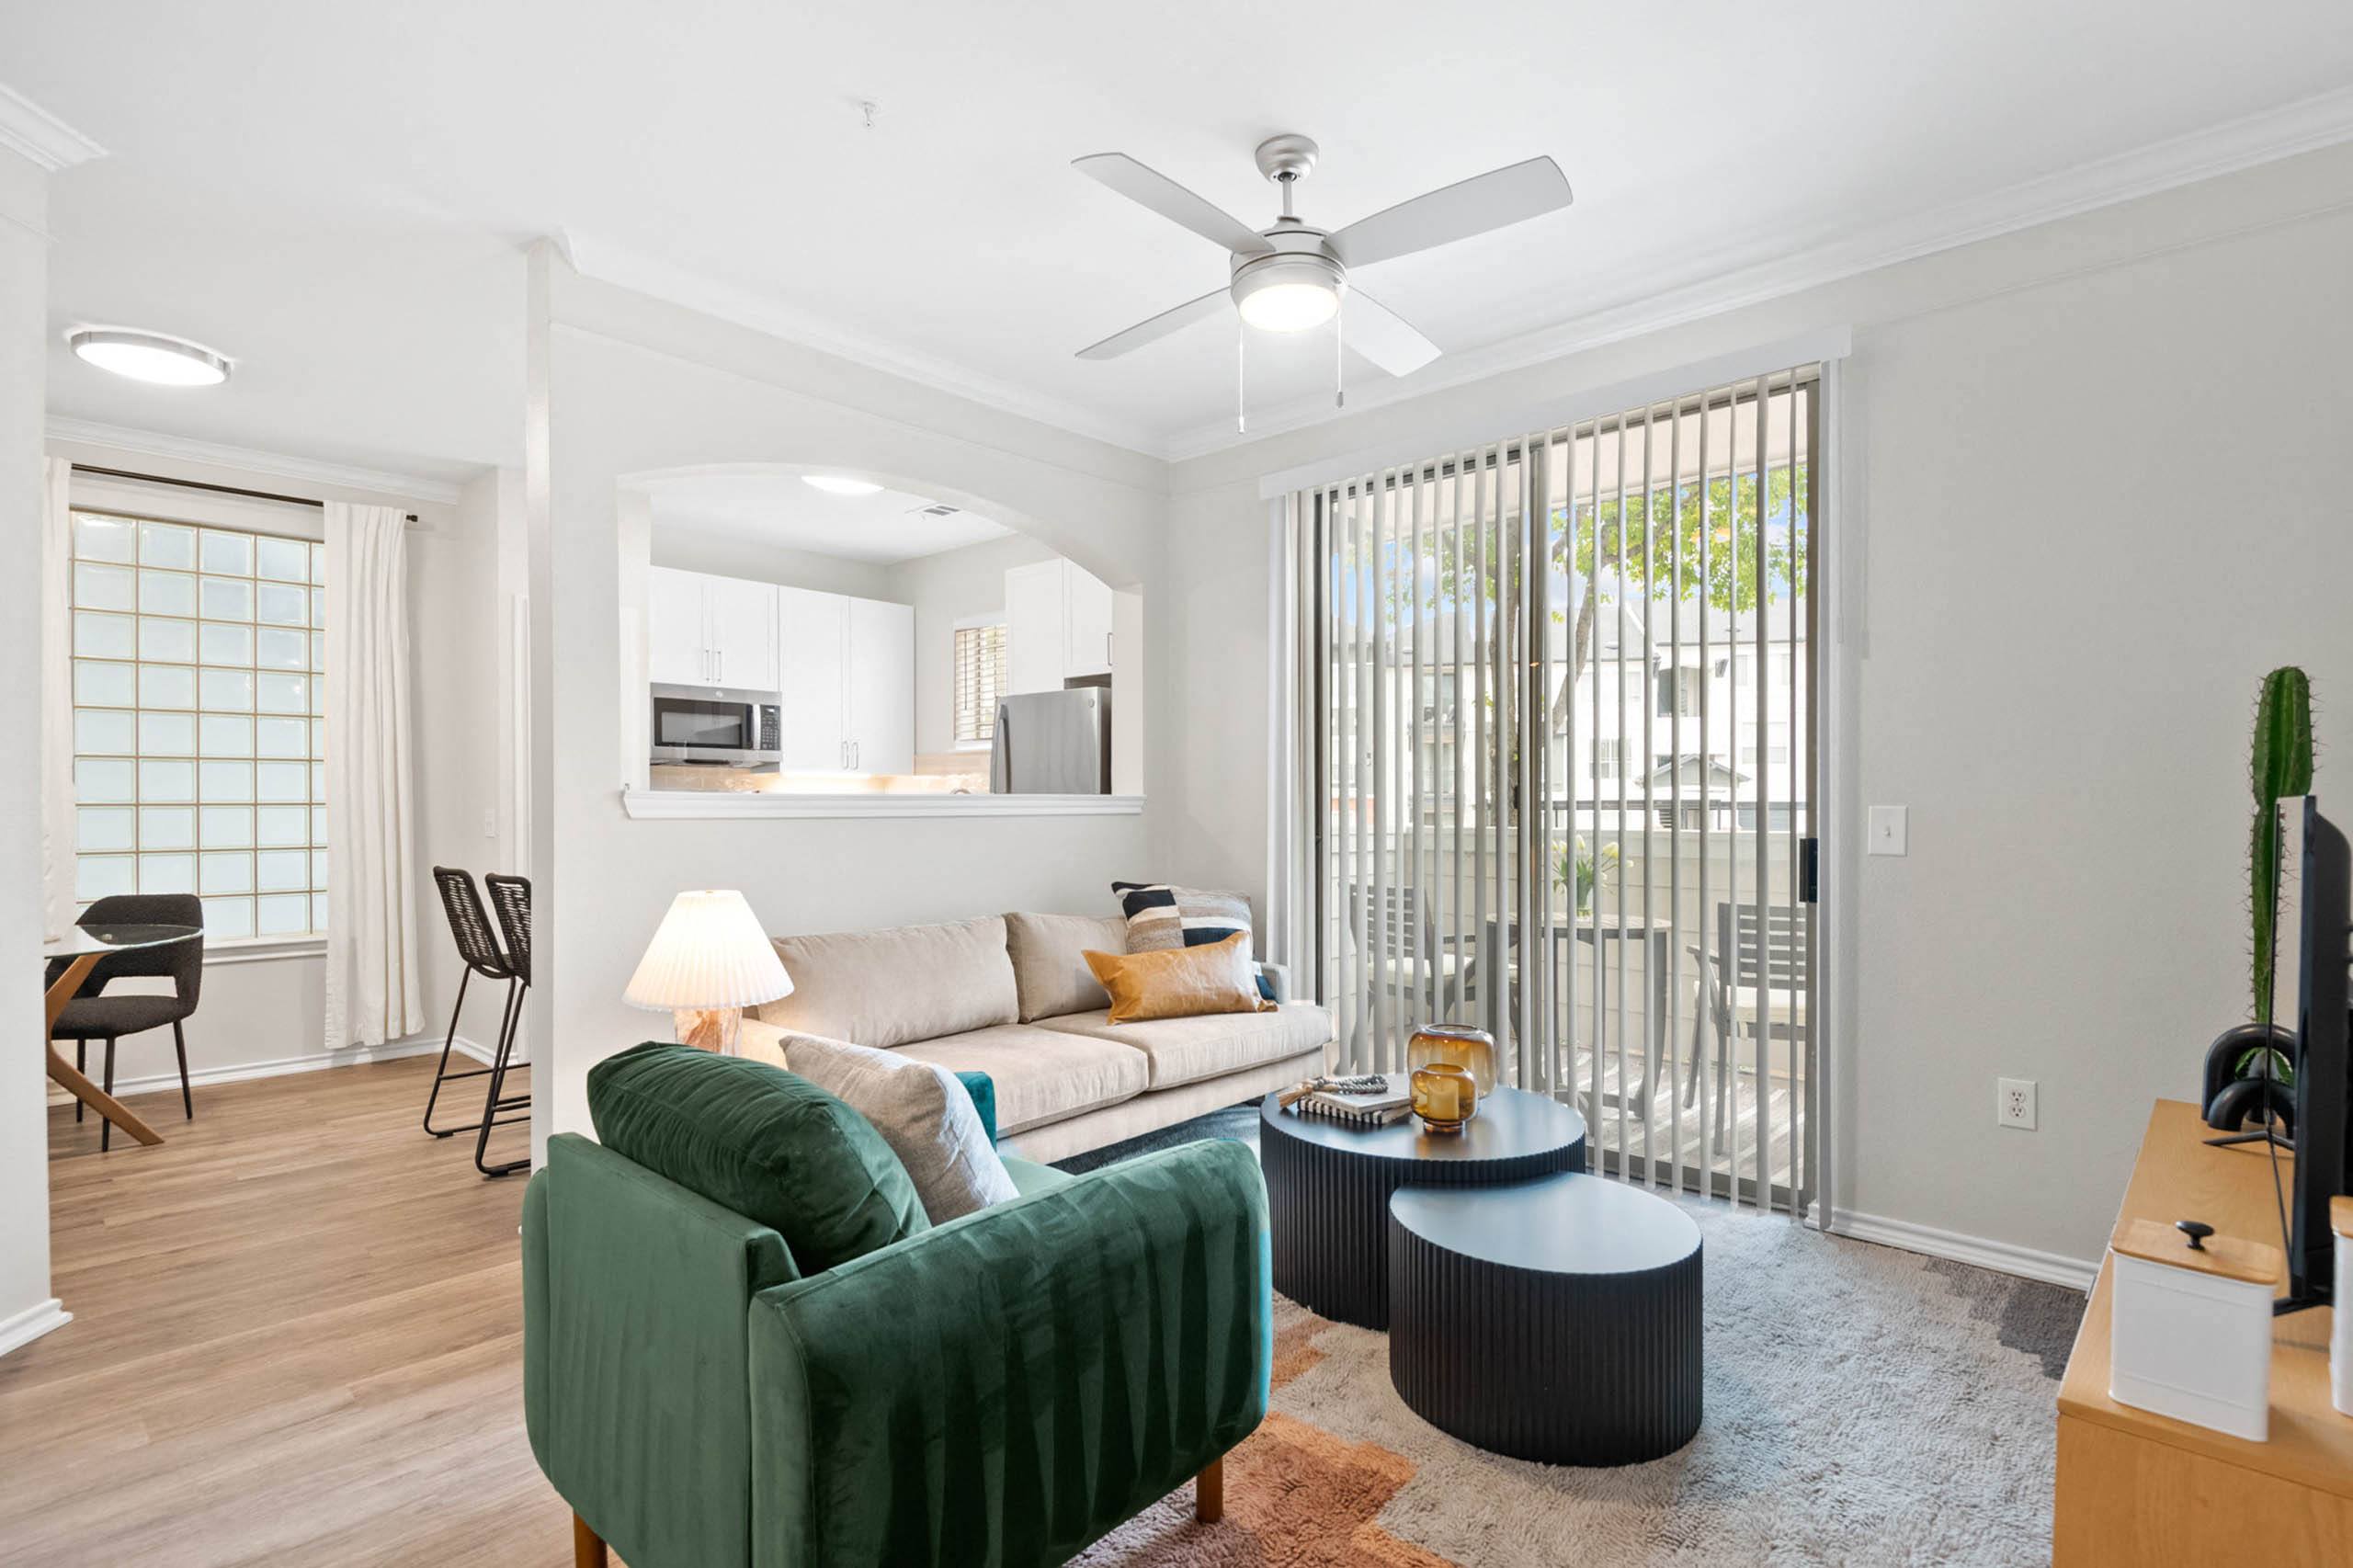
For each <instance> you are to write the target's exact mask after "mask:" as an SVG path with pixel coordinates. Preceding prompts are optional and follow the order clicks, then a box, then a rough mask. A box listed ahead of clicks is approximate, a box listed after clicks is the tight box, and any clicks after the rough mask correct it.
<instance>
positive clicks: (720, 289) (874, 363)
mask: <svg viewBox="0 0 2353 1568" xmlns="http://www.w3.org/2000/svg"><path fill="white" fill-rule="evenodd" d="M559 243H560V244H562V246H563V252H564V256H565V257H566V258H567V259H568V260H569V261H570V262H571V263H572V269H573V270H574V272H577V273H579V274H580V275H581V276H582V277H583V278H593V279H595V280H596V281H597V282H600V283H609V284H612V285H614V286H615V287H617V288H621V289H628V290H632V291H634V292H636V293H640V294H648V295H651V296H653V297H654V299H657V300H665V301H669V302H670V303H671V304H674V305H683V306H685V307H686V308H687V309H688V310H692V311H699V312H702V313H703V314H705V315H709V316H716V317H718V318H719V319H721V320H722V321H729V322H733V323H734V324H736V325H738V326H747V327H750V328H752V329H753V330H754V331H756V332H764V333H766V334H767V335H769V336H771V337H780V338H783V339H784V340H786V341H787V342H790V343H798V344H800V345H801V346H802V347H806V348H814V349H816V350H818V351H819V352H821V353H824V354H831V355H833V356H835V358H842V359H847V360H849V361H850V362H851V363H853V364H858V365H863V366H865V367H867V368H868V369H874V370H882V371H885V372H887V373H889V374H891V375H893V376H899V377H902V378H904V380H907V381H914V382H916V383H917V384H919V385H922V386H927V387H930V388H932V389H933V390H934V391H937V392H949V393H951V394H953V395H955V396H957V397H962V398H969V399H971V400H972V402H974V403H982V404H983V405H985V406H987V407H990V408H994V409H996V410H998V411H999V412H1001V413H1006V414H1014V415H1020V416H1021V417H1022V418H1025V419H1034V420H1036V421H1037V422H1038V423H1039V424H1040V425H1051V426H1054V427H1055V428H1056V429H1059V430H1064V431H1068V432H1069V433H1070V434H1072V435H1074V436H1085V437H1089V438H1091V439H1093V440H1097V441H1108V442H1109V443H1110V444H1111V445H1112V446H1115V447H1123V448H1125V449H1128V450H1129V451H1132V452H1141V453H1142V454H1143V455H1144V456H1146V457H1152V458H1163V459H1165V457H1166V456H1167V454H1166V452H1165V451H1164V450H1163V446H1164V443H1163V442H1162V441H1161V439H1160V438H1159V437H1156V436H1154V434H1153V433H1152V432H1151V431H1149V430H1146V429H1144V428H1142V426H1135V425H1130V424H1127V423H1125V422H1124V421H1120V420H1113V419H1107V418H1105V417H1104V416H1103V415H1101V414H1099V413H1097V411H1095V410H1093V409H1090V408H1087V407H1085V406H1084V405H1082V404H1079V403H1067V402H1064V401H1063V400H1062V399H1060V398H1055V397H1048V396H1045V395H1042V394H1040V393H1038V392H1029V391H1028V390H1026V389H1024V388H1022V387H1018V386H1016V385H1014V384H1013V383H1012V382H1010V381H999V380H998V379H996V378H995V377H994V376H989V375H985V374H983V372H981V371H978V370H974V369H968V368H966V367H965V366H962V365H959V364H957V363H955V362H954V361H952V360H949V359H943V358H938V356H936V355H931V354H926V353H924V352H922V351H921V350H919V349H914V348H909V347H904V346H903V345H900V344H896V343H890V342H886V341H884V340H883V339H881V338H879V337H871V336H868V335H865V334H862V333H856V332H851V331H848V330H847V329H845V328H843V327H841V326H838V325H835V324H833V323H830V322H823V321H820V320H818V319H817V318H816V317H814V316H813V315H810V314H809V313H807V312H803V311H798V310H795V309H793V308H792V307H791V306H790V305H785V304H782V303H779V301H775V300H771V299H768V298H767V297H766V296H764V295H761V294H757V293H755V292H753V291H752V290H748V289H744V288H740V287H738V286H737V285H735V284H733V283H726V282H722V281H721V280H719V279H718V278H710V277H707V276H705V275H703V274H701V273H699V272H695V271H693V270H691V269H690V268H688V267H676V266H673V265H671V264H670V263H668V262H665V261H660V260H656V259H655V258H654V257H652V256H644V255H642V254H640V253H638V252H635V251H632V250H630V249H629V248H628V247H626V246H623V245H617V244H611V243H610V242H608V241H607V240H605V239H603V238H601V237H599V236H596V235H590V234H583V233H579V232H578V231H576V230H572V229H566V230H564V231H563V233H562V234H561V236H560V238H559Z"/></svg>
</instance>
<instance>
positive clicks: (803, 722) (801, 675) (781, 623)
mask: <svg viewBox="0 0 2353 1568" xmlns="http://www.w3.org/2000/svg"><path fill="white" fill-rule="evenodd" d="M777 618H778V619H777V652H778V662H779V665H781V666H782V667H781V668H780V669H779V671H778V676H779V680H778V683H777V691H778V693H779V697H780V699H781V705H782V708H783V712H782V714H781V716H780V717H781V720H782V733H781V735H780V736H779V741H780V744H781V755H780V756H779V762H778V766H779V767H782V768H783V769H784V771H786V772H788V773H806V772H828V771H831V770H833V769H835V768H845V767H848V766H849V752H848V749H847V748H848V744H849V742H848V736H849V710H848V703H847V698H848V680H849V669H848V657H849V601H848V600H847V599H846V598H844V597H842V596H841V595H839V594H820V593H815V592H813V591H812V590H810V589H808V588H779V589H778V590H777Z"/></svg>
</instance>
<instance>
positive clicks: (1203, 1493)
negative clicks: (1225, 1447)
mask: <svg viewBox="0 0 2353 1568" xmlns="http://www.w3.org/2000/svg"><path fill="white" fill-rule="evenodd" d="M1193 1517H1195V1518H1197V1519H1199V1520H1200V1521H1201V1523H1203V1524H1205V1525H1213V1524H1215V1523H1217V1522H1218V1521H1219V1520H1220V1519H1222V1518H1223V1517H1225V1456H1224V1455H1222V1454H1220V1455H1219V1456H1218V1457H1217V1458H1215V1459H1213V1460H1210V1462H1209V1463H1208V1464H1207V1465H1206V1466H1204V1467H1203V1468H1202V1470H1201V1473H1200V1474H1199V1475H1198V1476H1196V1477H1194V1479H1193Z"/></svg>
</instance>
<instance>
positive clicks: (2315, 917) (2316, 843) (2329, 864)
mask: <svg viewBox="0 0 2353 1568" xmlns="http://www.w3.org/2000/svg"><path fill="white" fill-rule="evenodd" d="M2302 893H2303V917H2302V921H2301V922H2300V929H2301V932H2302V937H2301V938H2300V941H2299V943H2298V948H2299V952H2298V957H2299V960H2300V964H2299V982H2298V985H2297V991H2296V1176H2295V1187H2296V1199H2295V1207H2294V1211H2293V1214H2292V1216H2291V1218H2290V1221H2289V1235H2288V1294H2287V1296H2286V1298H2285V1299H2283V1300H2282V1301H2279V1311H2281V1312H2293V1311H2295V1310H2296V1309H2297V1308H2299V1307H2311V1306H2319V1305H2321V1304H2323V1303H2324V1302H2325V1301H2328V1299H2329V1294H2330V1290H2331V1287H2332V1284H2333V1282H2334V1280H2335V1278H2336V1244H2335V1238H2334V1237H2333V1236H2332V1235H2331V1234H2330V1233H2329V1228H2328V1200H2329V1199H2332V1198H2334V1197H2336V1195H2337V1194H2339V1193H2341V1192H2344V1191H2346V1190H2347V1176H2353V1118H2349V1117H2348V1109H2349V1108H2348V1105H2347V1101H2348V1099H2353V1092H2348V1076H2353V1048H2349V1047H2348V1045H2347V1038H2346V1037H2347V1022H2348V1019H2347V1015H2348V1009H2349V1008H2353V1003H2348V1001H2347V994H2346V993H2347V973H2348V970H2353V853H2348V850H2347V845H2346V840H2345V834H2344V831H2343V830H2342V829H2340V828H2338V827H2337V826H2336V824H2334V823H2332V822H2330V821H2329V820H2328V819H2327V818H2326V817H2325V816H2323V815H2321V812H2320V802H2319V801H2316V800H2314V799H2313V797H2311V796H2309V795H2308V796H2306V797H2305V798H2304V853H2303V888H2302Z"/></svg>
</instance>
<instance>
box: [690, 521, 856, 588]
mask: <svg viewBox="0 0 2353 1568" xmlns="http://www.w3.org/2000/svg"><path fill="white" fill-rule="evenodd" d="M653 539H654V565H656V566H673V567H676V569H677V570H679V571H681V572H707V573H710V574H711V575H713V576H718V577H745V578H748V579H750V580H751V581H752V582H755V583H782V584H785V585H788V586H790V587H795V588H808V589H811V590H812V591H813V592H816V593H820V594H847V595H849V596H851V597H854V598H861V599H889V598H896V597H898V596H897V595H895V594H893V593H892V592H891V591H890V588H891V577H892V571H893V568H892V567H891V566H888V565H886V564H884V563H883V562H879V561H852V560H850V559H848V558H847V557H846V556H840V555H822V554H820V553H818V552H817V551H813V550H791V549H788V548H786V547H785V546H782V545H774V544H762V543H760V542H759V541H758V540H748V539H745V538H744V537H743V535H741V534H739V533H735V532H733V531H732V530H726V529H718V528H697V527H695V526H693V525H692V524H688V523H679V522H674V521H671V520H670V519H668V518H665V517H663V516H662V515H661V514H660V513H659V512H658V511H657V512H656V513H655V514H654V534H653Z"/></svg>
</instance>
